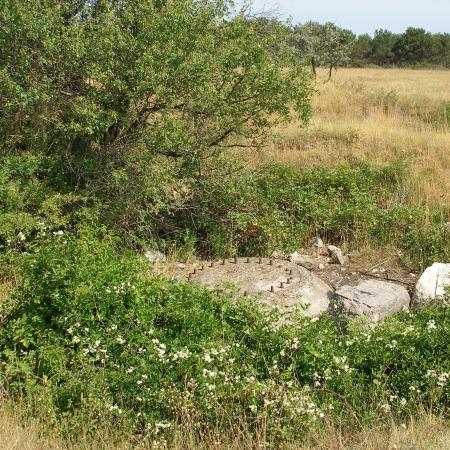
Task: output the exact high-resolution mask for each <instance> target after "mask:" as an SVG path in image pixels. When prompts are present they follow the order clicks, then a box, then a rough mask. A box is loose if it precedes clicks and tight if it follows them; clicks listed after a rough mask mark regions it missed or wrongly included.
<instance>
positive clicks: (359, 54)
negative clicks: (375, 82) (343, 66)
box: [350, 34, 372, 67]
mask: <svg viewBox="0 0 450 450" xmlns="http://www.w3.org/2000/svg"><path fill="white" fill-rule="evenodd" d="M371 54H372V38H371V36H370V35H368V34H361V35H360V36H358V37H357V38H356V40H355V42H354V44H353V48H352V53H351V56H350V64H351V65H352V66H355V67H364V66H365V65H367V64H370V58H371Z"/></svg>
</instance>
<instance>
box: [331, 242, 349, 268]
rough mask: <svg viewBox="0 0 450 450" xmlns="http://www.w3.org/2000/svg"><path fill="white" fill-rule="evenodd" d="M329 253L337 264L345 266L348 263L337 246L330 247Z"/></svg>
mask: <svg viewBox="0 0 450 450" xmlns="http://www.w3.org/2000/svg"><path fill="white" fill-rule="evenodd" d="M328 252H329V253H330V255H331V257H332V258H333V261H334V262H335V263H338V264H341V265H344V264H345V263H346V258H345V256H344V254H343V253H342V250H341V249H340V248H339V247H336V246H335V245H329V246H328Z"/></svg>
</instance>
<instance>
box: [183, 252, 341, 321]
mask: <svg viewBox="0 0 450 450" xmlns="http://www.w3.org/2000/svg"><path fill="white" fill-rule="evenodd" d="M211 265H212V267H211ZM202 266H203V268H202ZM202 266H200V267H197V268H196V269H195V273H194V270H192V271H191V273H190V274H189V275H188V276H187V278H188V279H189V280H191V281H193V282H196V283H201V284H204V285H206V286H209V287H211V288H220V287H227V286H229V285H230V284H232V285H234V286H235V287H236V288H237V289H238V291H239V294H240V295H248V296H256V297H257V298H258V301H260V302H261V303H262V304H265V305H268V306H276V307H277V308H279V310H280V311H281V312H282V313H283V314H289V313H290V312H291V311H292V310H293V308H295V307H299V306H301V305H302V306H307V309H306V310H305V314H306V315H308V316H318V315H320V314H321V313H322V312H324V311H327V310H328V309H329V305H330V300H331V298H332V296H333V291H332V290H331V288H330V287H329V286H328V285H327V284H325V283H324V282H323V281H322V280H321V279H320V278H318V277H317V276H315V275H314V274H312V273H311V272H309V271H308V270H306V269H305V268H303V267H300V266H299V265H297V264H295V263H292V262H289V261H279V260H269V259H267V258H236V260H234V259H228V260H225V262H224V263H223V262H221V261H219V262H215V263H213V264H211V263H205V264H202Z"/></svg>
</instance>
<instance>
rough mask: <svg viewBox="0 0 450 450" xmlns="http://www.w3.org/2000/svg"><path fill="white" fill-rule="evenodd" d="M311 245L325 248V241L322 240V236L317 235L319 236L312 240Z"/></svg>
mask: <svg viewBox="0 0 450 450" xmlns="http://www.w3.org/2000/svg"><path fill="white" fill-rule="evenodd" d="M311 245H312V246H313V247H317V248H323V247H324V243H323V241H322V239H321V238H320V237H317V238H315V239H313V240H312V241H311Z"/></svg>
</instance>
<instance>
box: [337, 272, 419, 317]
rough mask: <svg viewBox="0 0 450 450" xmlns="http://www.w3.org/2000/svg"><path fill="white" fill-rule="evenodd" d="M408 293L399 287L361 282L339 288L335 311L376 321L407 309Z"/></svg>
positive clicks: (381, 282)
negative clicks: (363, 316)
mask: <svg viewBox="0 0 450 450" xmlns="http://www.w3.org/2000/svg"><path fill="white" fill-rule="evenodd" d="M409 303H410V297H409V294H408V291H407V290H406V289H405V288H404V287H403V286H401V285H399V284H395V283H389V282H386V281H378V280H362V281H360V282H359V283H358V284H357V285H356V286H348V285H345V286H341V287H340V288H338V289H337V290H336V294H335V305H334V308H335V310H337V311H339V312H343V313H344V314H346V315H349V316H362V315H365V316H368V317H370V319H371V320H374V321H378V320H381V319H384V318H385V317H388V316H390V315H392V314H395V313H396V312H398V311H400V310H401V309H402V308H403V307H409Z"/></svg>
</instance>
